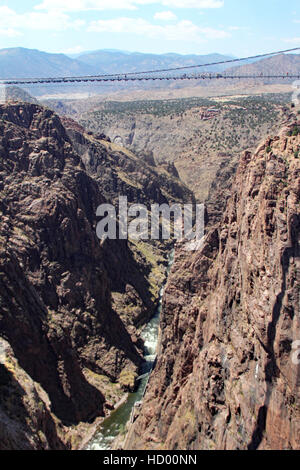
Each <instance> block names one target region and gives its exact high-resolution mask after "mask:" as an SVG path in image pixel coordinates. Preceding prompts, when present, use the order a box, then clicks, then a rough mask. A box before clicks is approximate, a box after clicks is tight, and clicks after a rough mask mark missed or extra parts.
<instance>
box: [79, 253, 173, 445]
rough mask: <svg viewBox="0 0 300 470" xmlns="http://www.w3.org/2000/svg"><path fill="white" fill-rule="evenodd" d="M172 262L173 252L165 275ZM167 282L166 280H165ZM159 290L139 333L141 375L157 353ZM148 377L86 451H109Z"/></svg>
mask: <svg viewBox="0 0 300 470" xmlns="http://www.w3.org/2000/svg"><path fill="white" fill-rule="evenodd" d="M173 262H174V250H172V252H171V253H170V255H169V259H168V267H167V275H168V274H169V272H170V269H171V267H172V264H173ZM166 282H167V280H166ZM166 282H165V284H164V286H163V287H162V288H161V290H160V296H159V304H158V307H157V309H156V312H155V315H154V316H153V318H152V319H151V320H150V322H149V323H148V324H147V325H146V326H145V328H144V329H143V331H142V333H141V337H142V339H143V340H144V345H145V347H144V359H145V362H144V364H143V367H142V370H141V375H143V374H146V373H147V372H149V373H150V372H151V371H152V369H153V366H154V361H155V358H156V353H157V346H158V337H159V323H160V315H161V311H162V299H163V294H164V288H165V285H166ZM148 378H149V376H148V375H147V376H146V377H143V378H142V379H141V380H140V381H139V385H138V388H137V390H136V392H134V393H130V394H129V395H128V398H127V400H126V402H124V403H123V404H122V405H121V406H119V408H117V409H116V410H115V411H113V412H112V413H111V415H110V416H109V417H108V418H106V419H105V420H104V421H103V422H102V423H101V425H100V426H99V429H98V430H97V432H96V433H95V435H94V436H93V437H92V439H91V440H90V441H89V443H88V445H87V447H86V450H110V449H111V446H112V443H113V442H114V440H115V439H116V438H117V437H118V436H119V435H120V434H125V432H126V425H127V423H128V421H129V418H130V415H131V411H132V409H133V407H134V405H135V404H136V403H137V402H140V401H141V400H142V399H143V396H144V392H145V388H146V386H147V383H148Z"/></svg>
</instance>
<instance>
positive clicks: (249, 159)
mask: <svg viewBox="0 0 300 470" xmlns="http://www.w3.org/2000/svg"><path fill="white" fill-rule="evenodd" d="M299 128H300V122H298V123H296V122H295V123H293V124H292V125H290V126H288V127H287V128H286V129H284V130H283V131H282V132H281V134H280V136H278V137H274V138H272V139H268V140H267V141H266V142H265V143H264V144H263V145H261V146H260V147H259V148H258V149H257V151H256V152H255V153H253V154H251V153H250V152H246V153H244V155H243V157H242V159H241V161H240V164H239V168H238V172H237V175H236V179H235V183H234V186H233V192H232V195H231V197H230V199H229V201H228V204H227V209H226V212H225V214H224V216H223V219H222V222H221V223H219V224H218V225H217V226H215V227H213V228H212V229H210V231H209V233H208V234H207V235H206V237H205V241H204V245H203V247H202V249H201V250H199V251H197V252H195V253H194V254H193V256H191V255H190V253H189V254H188V255H187V253H186V252H185V250H184V248H183V247H180V246H178V247H177V250H176V257H175V264H174V266H173V269H172V272H171V275H170V278H169V282H168V285H167V289H166V292H165V297H164V309H163V314H162V321H161V328H162V341H161V347H160V351H159V356H158V360H157V365H156V368H155V370H154V372H153V374H152V377H151V379H150V383H149V387H148V391H147V393H146V397H145V402H144V404H143V407H142V410H141V414H140V415H139V417H138V418H137V420H136V422H135V424H134V425H133V427H132V428H131V430H130V433H129V436H128V439H127V447H128V448H131V449H143V448H148V449H150V448H151V449H299V447H300V444H299V442H300V365H299V364H298V362H299V360H297V350H296V349H293V348H295V347H296V344H295V341H299V340H300V303H299V302H300V297H299V288H300V248H299V242H300V204H299V203H300V160H299V148H300V136H299ZM297 129H298V130H297ZM298 358H299V354H298Z"/></svg>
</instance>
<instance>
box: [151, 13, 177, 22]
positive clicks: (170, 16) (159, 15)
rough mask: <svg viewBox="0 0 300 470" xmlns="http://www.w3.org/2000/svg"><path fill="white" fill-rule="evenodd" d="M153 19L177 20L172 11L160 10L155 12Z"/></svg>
mask: <svg viewBox="0 0 300 470" xmlns="http://www.w3.org/2000/svg"><path fill="white" fill-rule="evenodd" d="M154 19H155V20H159V21H174V20H177V16H176V15H175V13H173V12H172V11H161V12H158V13H155V15H154Z"/></svg>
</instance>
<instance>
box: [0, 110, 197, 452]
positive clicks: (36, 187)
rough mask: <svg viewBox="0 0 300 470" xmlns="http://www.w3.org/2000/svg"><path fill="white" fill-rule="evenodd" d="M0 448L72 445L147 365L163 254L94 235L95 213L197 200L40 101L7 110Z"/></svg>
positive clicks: (2, 161)
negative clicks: (103, 207) (146, 337)
mask: <svg viewBox="0 0 300 470" xmlns="http://www.w3.org/2000/svg"><path fill="white" fill-rule="evenodd" d="M0 135H1V138H0V139H1V140H0V190H1V197H0V215H1V227H0V250H1V251H0V299H1V303H0V342H1V351H2V350H3V351H4V354H3V356H1V359H2V360H1V364H0V373H1V380H0V396H1V401H0V403H1V404H0V447H1V449H2V450H3V449H49V448H50V449H63V448H76V447H77V446H78V445H79V443H80V440H81V437H82V436H83V435H84V434H85V432H86V429H87V427H89V424H90V423H92V422H93V421H94V420H95V419H96V418H97V417H100V418H101V417H104V416H106V415H107V414H109V412H110V410H111V409H113V407H114V404H115V403H116V402H118V401H119V400H120V398H121V397H122V396H124V394H126V393H127V391H128V390H129V389H131V388H132V387H134V381H135V377H136V376H137V375H138V370H139V368H140V366H141V364H142V350H143V343H142V341H141V339H140V329H141V327H142V326H143V325H144V324H145V323H147V321H148V320H149V319H150V318H151V316H152V315H153V313H154V311H155V308H156V303H157V299H158V294H159V289H160V284H161V283H162V282H163V280H164V278H165V270H166V265H167V255H166V253H167V252H166V250H168V247H162V248H161V247H160V246H158V245H157V246H155V245H151V244H148V245H147V244H143V245H140V246H137V245H135V244H133V243H132V244H129V243H128V242H127V240H124V241H119V240H118V241H116V240H108V239H107V240H102V241H101V240H98V239H97V237H96V223H97V219H96V209H97V207H98V205H99V204H101V203H103V202H107V201H109V202H111V203H114V199H116V198H117V197H118V195H119V193H120V194H122V193H123V194H127V196H128V199H129V201H130V202H134V201H146V202H147V204H149V203H151V202H157V203H168V202H171V201H182V202H183V201H184V200H185V199H186V200H187V201H190V198H191V197H192V193H191V191H189V190H188V189H187V188H186V187H185V186H184V185H183V184H182V183H181V182H180V181H179V180H178V179H176V178H175V177H171V176H168V174H166V173H164V172H161V173H160V174H158V173H157V172H156V171H155V170H154V169H153V168H152V167H151V166H148V165H147V164H146V163H145V162H141V161H140V160H139V159H138V158H137V157H135V156H134V155H133V154H132V153H131V152H126V151H124V150H123V149H121V148H119V147H118V146H117V145H115V144H111V143H110V142H109V139H105V136H100V137H97V136H94V135H93V134H91V133H89V134H87V133H85V131H84V129H83V128H81V127H80V126H78V124H77V123H75V122H73V121H71V120H69V119H67V120H65V123H64V125H63V122H62V121H61V120H60V118H59V117H58V116H57V115H56V114H54V113H53V112H52V111H51V110H49V109H46V108H43V107H42V106H40V105H37V104H29V103H25V104H24V103H20V102H11V103H8V104H5V105H2V106H0Z"/></svg>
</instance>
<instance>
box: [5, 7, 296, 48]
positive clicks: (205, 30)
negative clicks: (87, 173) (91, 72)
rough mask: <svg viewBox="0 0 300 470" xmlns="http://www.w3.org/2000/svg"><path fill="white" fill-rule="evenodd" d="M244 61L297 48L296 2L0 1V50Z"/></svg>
mask: <svg viewBox="0 0 300 470" xmlns="http://www.w3.org/2000/svg"><path fill="white" fill-rule="evenodd" d="M16 46H22V47H28V48H36V49H40V50H45V51H48V52H65V53H74V52H81V51H83V50H94V49H123V50H129V51H140V52H154V53H165V52H179V53H183V54H187V53H199V54H206V53H211V52H220V53H227V54H233V55H235V56H240V57H241V56H245V55H248V54H255V53H259V52H270V51H273V50H278V49H285V48H290V47H297V46H300V1H299V0H25V1H20V0H0V48H6V47H16Z"/></svg>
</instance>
